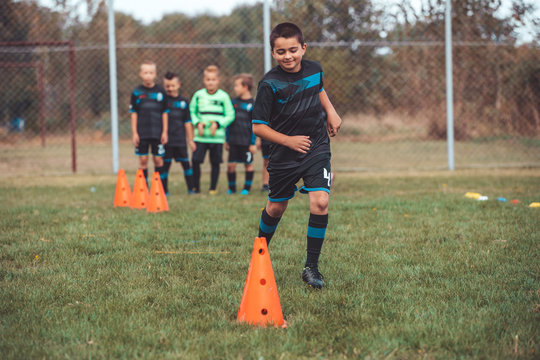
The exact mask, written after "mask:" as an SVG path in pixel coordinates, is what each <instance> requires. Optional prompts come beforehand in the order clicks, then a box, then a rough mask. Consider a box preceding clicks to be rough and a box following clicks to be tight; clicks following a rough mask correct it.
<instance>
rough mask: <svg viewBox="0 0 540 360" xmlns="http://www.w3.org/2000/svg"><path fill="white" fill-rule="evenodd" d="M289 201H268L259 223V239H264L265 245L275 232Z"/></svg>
mask: <svg viewBox="0 0 540 360" xmlns="http://www.w3.org/2000/svg"><path fill="white" fill-rule="evenodd" d="M288 204H289V201H282V202H272V201H268V202H267V203H266V207H265V208H264V209H263V211H262V214H261V220H260V221H259V237H264V238H266V244H267V245H269V244H270V240H272V236H274V232H276V229H277V226H278V224H279V221H280V220H281V216H282V215H283V213H284V212H285V210H286V209H287V205H288Z"/></svg>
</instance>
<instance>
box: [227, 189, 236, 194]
mask: <svg viewBox="0 0 540 360" xmlns="http://www.w3.org/2000/svg"><path fill="white" fill-rule="evenodd" d="M227 194H229V195H232V194H236V191H232V190H231V189H228V190H227Z"/></svg>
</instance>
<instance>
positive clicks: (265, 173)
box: [262, 158, 268, 191]
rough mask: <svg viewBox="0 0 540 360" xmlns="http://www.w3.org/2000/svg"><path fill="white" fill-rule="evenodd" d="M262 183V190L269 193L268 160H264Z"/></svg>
mask: <svg viewBox="0 0 540 360" xmlns="http://www.w3.org/2000/svg"><path fill="white" fill-rule="evenodd" d="M262 183H263V186H262V190H263V191H268V158H263V168H262Z"/></svg>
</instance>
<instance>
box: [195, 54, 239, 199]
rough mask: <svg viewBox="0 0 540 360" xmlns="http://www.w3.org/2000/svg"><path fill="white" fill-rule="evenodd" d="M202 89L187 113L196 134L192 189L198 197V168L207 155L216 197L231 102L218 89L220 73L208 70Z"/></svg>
mask: <svg viewBox="0 0 540 360" xmlns="http://www.w3.org/2000/svg"><path fill="white" fill-rule="evenodd" d="M203 84H204V89H200V90H198V91H197V92H196V93H195V94H193V97H192V98H191V103H190V104H189V112H190V113H191V120H192V122H193V126H195V127H196V131H195V145H196V147H197V148H196V149H195V151H194V152H193V157H192V166H193V188H194V191H195V192H196V193H200V183H201V164H202V163H203V161H204V157H205V156H206V151H209V152H210V164H211V172H210V190H209V193H210V195H214V194H216V193H217V190H216V187H217V183H218V178H219V165H220V164H221V163H222V162H223V143H224V142H225V129H226V128H227V126H229V124H230V123H231V122H232V121H233V120H234V108H233V106H232V103H231V98H230V97H229V95H227V93H226V92H225V91H223V90H221V89H219V69H218V67H217V66H215V65H210V66H207V67H206V69H204V75H203Z"/></svg>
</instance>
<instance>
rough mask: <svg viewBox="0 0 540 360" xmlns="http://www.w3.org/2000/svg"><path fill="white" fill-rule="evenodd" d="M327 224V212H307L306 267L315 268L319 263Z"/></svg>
mask: <svg viewBox="0 0 540 360" xmlns="http://www.w3.org/2000/svg"><path fill="white" fill-rule="evenodd" d="M327 226H328V214H326V215H315V214H309V222H308V228H307V250H306V253H307V257H306V265H305V266H306V267H309V268H317V266H318V264H319V255H320V254H321V249H322V245H323V242H324V235H325V234H326V227H327Z"/></svg>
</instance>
